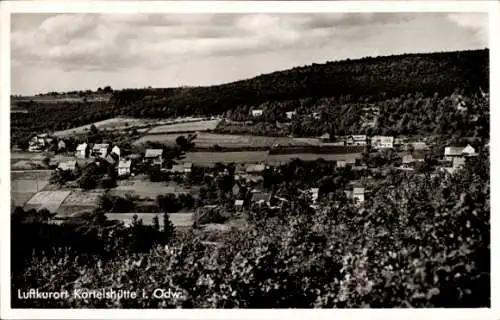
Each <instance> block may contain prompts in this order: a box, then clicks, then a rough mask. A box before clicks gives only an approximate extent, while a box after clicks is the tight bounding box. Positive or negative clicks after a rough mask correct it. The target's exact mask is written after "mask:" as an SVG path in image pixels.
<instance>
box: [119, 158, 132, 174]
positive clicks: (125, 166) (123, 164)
mask: <svg viewBox="0 0 500 320" xmlns="http://www.w3.org/2000/svg"><path fill="white" fill-rule="evenodd" d="M131 165H132V160H120V162H119V163H118V176H119V177H126V176H129V175H130V167H131Z"/></svg>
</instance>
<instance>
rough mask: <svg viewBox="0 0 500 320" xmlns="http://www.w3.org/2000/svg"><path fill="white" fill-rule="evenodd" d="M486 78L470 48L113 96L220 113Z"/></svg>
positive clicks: (137, 109) (123, 105) (176, 111)
mask: <svg viewBox="0 0 500 320" xmlns="http://www.w3.org/2000/svg"><path fill="white" fill-rule="evenodd" d="M488 83H489V63H488V50H475V51H461V52H445V53H431V54H407V55H398V56H387V57H376V58H364V59H360V60H344V61H338V62H328V63H325V64H313V65H310V66H305V67H297V68H293V69H290V70H286V71H279V72H274V73H271V74H266V75H261V76H258V77H255V78H252V79H248V80H243V81H237V82H233V83H229V84H224V85H219V86H211V87H194V88H178V89H139V90H137V89H132V90H122V91H119V92H115V94H114V96H113V98H112V101H113V103H114V105H115V107H117V108H118V109H119V110H122V111H123V112H126V113H131V114H134V115H136V116H141V115H150V116H153V115H154V116H156V115H157V114H164V113H167V114H173V115H184V114H193V113H200V114H219V113H221V112H224V111H227V110H230V109H234V108H236V107H238V106H242V105H258V104H261V103H263V102H266V101H269V102H272V101H284V100H295V99H301V98H319V97H335V98H337V99H339V98H341V97H343V98H344V99H345V100H347V101H349V100H351V101H359V100H363V101H364V100H365V99H368V100H369V101H379V100H383V99H386V98H392V97H398V96H400V95H402V94H408V93H422V94H423V95H424V96H429V95H433V94H434V93H435V92H437V93H438V94H440V95H448V94H451V93H452V92H453V91H454V90H456V89H464V90H465V91H466V92H469V91H474V90H477V88H478V87H482V88H488ZM144 106H147V108H144V109H143V107H144Z"/></svg>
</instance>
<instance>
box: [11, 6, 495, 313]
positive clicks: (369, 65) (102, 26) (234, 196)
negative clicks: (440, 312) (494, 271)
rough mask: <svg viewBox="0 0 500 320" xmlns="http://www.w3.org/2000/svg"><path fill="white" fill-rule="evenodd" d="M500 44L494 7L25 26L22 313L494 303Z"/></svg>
mask: <svg viewBox="0 0 500 320" xmlns="http://www.w3.org/2000/svg"><path fill="white" fill-rule="evenodd" d="M35 2H36V1H35ZM111 2H112V1H111ZM326 2H327V1H326ZM457 2H459V1H457ZM90 5H91V4H89V6H90ZM263 6H265V5H263ZM331 6H332V7H335V3H333V2H332V3H331ZM457 6H459V4H457ZM68 7H69V6H68ZM215 8H217V7H215ZM496 31H498V29H497V30H496ZM490 39H491V37H490V14H489V13H488V11H484V12H478V11H474V12H463V11H459V12H458V11H448V12H443V11H442V10H436V11H428V10H427V11H416V10H407V11H395V12H378V11H373V12H365V11H363V12H353V11H352V10H350V11H346V12H336V11H335V12H310V11H304V12H287V11H286V5H285V4H283V12H268V11H266V10H262V12H258V11H251V12H242V11H240V12H164V10H159V11H158V12H116V13H115V12H109V11H106V12H95V11H91V12H55V11H54V12H47V10H44V11H41V12H36V11H32V12H12V13H11V14H10V38H9V43H10V59H9V64H10V81H9V90H10V95H9V96H10V102H9V103H10V106H3V107H2V109H5V110H10V112H8V113H7V112H6V113H4V114H7V116H8V117H10V125H9V130H10V150H8V151H6V154H4V158H6V159H8V158H10V160H6V161H8V162H9V163H8V164H7V167H6V168H3V169H5V171H7V170H9V172H8V175H10V182H9V183H10V187H9V191H10V195H5V198H4V202H5V205H6V208H7V203H8V202H7V201H8V200H7V199H10V216H9V220H10V221H9V223H8V225H10V233H9V234H10V236H9V239H6V240H7V241H8V242H9V244H8V245H9V246H10V248H9V249H10V254H9V257H10V261H9V266H8V267H9V270H10V272H9V275H8V276H9V278H10V286H9V290H10V306H9V308H11V309H12V310H13V311H15V310H16V309H359V308H374V309H386V308H404V309H409V308H419V309H421V308H467V309H469V308H479V309H481V308H491V307H492V300H491V296H492V282H491V274H490V272H491V251H490V249H491V246H490V244H491V239H490V59H492V58H493V56H492V55H491V54H490ZM497 88H498V87H497ZM4 123H5V124H7V123H8V122H2V126H3V125H4ZM4 138H5V137H4V136H3V137H2V139H4ZM5 145H7V143H5ZM7 168H9V169H7ZM7 179H8V176H7ZM2 183H5V181H4V180H2ZM6 216H7V215H6ZM8 225H4V226H2V228H4V227H5V228H7V227H8ZM3 272H5V270H4V271H3ZM5 285H6V286H7V283H5ZM201 314H202V315H203V313H201ZM138 317H140V315H139V316H138Z"/></svg>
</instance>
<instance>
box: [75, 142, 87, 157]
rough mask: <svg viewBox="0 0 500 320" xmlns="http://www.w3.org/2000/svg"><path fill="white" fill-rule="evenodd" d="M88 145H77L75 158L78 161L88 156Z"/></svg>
mask: <svg viewBox="0 0 500 320" xmlns="http://www.w3.org/2000/svg"><path fill="white" fill-rule="evenodd" d="M88 147H89V146H88V144H87V143H85V142H84V143H82V144H79V145H78V146H77V147H76V152H75V157H77V158H80V159H85V158H87V155H88Z"/></svg>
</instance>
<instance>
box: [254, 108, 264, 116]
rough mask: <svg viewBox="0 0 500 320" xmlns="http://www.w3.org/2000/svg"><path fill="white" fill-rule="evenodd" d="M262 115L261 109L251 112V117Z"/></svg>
mask: <svg viewBox="0 0 500 320" xmlns="http://www.w3.org/2000/svg"><path fill="white" fill-rule="evenodd" d="M263 113H264V112H263V111H262V109H254V110H252V117H262V114H263Z"/></svg>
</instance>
